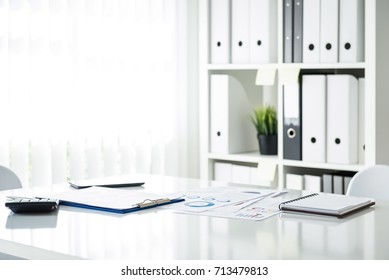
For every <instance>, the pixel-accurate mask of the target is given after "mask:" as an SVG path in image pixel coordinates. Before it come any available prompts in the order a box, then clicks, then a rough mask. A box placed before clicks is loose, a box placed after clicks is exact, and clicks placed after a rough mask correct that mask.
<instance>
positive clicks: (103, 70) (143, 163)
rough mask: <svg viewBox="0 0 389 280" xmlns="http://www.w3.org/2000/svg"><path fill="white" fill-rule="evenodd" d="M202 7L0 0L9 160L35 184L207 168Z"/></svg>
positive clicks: (173, 2) (5, 155) (2, 110)
mask: <svg viewBox="0 0 389 280" xmlns="http://www.w3.org/2000/svg"><path fill="white" fill-rule="evenodd" d="M196 13H197V3H196V1H190V0H185V1H183V0H0V124H1V133H0V135H1V136H0V164H2V165H5V166H10V167H11V169H13V170H14V171H15V172H16V173H17V174H18V175H19V177H20V178H21V180H22V182H23V184H24V186H39V185H45V184H51V183H59V182H64V181H66V180H67V179H69V178H70V179H79V178H92V177H101V176H110V175H118V174H128V173H134V172H148V173H158V174H167V175H175V176H189V177H196V176H197V172H198V171H197V170H198V167H197V165H198V164H197V162H198V160H197V158H198V156H197V154H198V153H197V150H198V148H197V146H198V145H197V139H193V137H189V135H192V134H193V131H196V130H197V121H196V120H197V117H196V112H197V110H196V109H195V107H196V106H197V103H196V98H195V95H194V93H195V92H196V89H195V88H193V87H189V85H190V84H192V85H193V84H195V83H193V80H194V79H196V75H190V74H193V73H194V72H193V68H196V65H195V62H194V60H193V57H196V50H195V49H194V50H193V43H194V41H195V40H196V37H195V36H193V34H196V19H197V17H196V16H195V15H196ZM191 46H192V47H191ZM193 106H194V107H193Z"/></svg>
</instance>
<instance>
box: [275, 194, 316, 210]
mask: <svg viewBox="0 0 389 280" xmlns="http://www.w3.org/2000/svg"><path fill="white" fill-rule="evenodd" d="M316 195H319V194H318V193H312V194H309V195H305V196H302V197H298V198H295V199H291V200H288V201H285V202H282V203H280V205H278V208H279V209H280V210H282V209H281V207H282V205H283V204H288V203H292V202H295V201H299V200H302V199H306V198H310V197H312V196H316Z"/></svg>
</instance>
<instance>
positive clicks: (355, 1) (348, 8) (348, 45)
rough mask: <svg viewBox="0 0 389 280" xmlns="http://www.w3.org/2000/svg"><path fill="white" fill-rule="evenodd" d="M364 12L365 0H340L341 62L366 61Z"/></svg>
mask: <svg viewBox="0 0 389 280" xmlns="http://www.w3.org/2000/svg"><path fill="white" fill-rule="evenodd" d="M364 13H365V9H364V0H341V1H340V2H339V62H362V61H364V59H365V57H364V53H365V48H364V46H365V44H364V42H365V36H364V35H365V34H364V30H365V21H364Z"/></svg>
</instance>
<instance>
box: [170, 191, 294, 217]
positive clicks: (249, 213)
mask: <svg viewBox="0 0 389 280" xmlns="http://www.w3.org/2000/svg"><path fill="white" fill-rule="evenodd" d="M287 193H288V191H275V190H271V189H254V188H240V187H211V188H204V189H198V190H196V191H192V192H187V193H181V197H184V198H185V203H179V204H174V205H173V204H171V205H166V206H164V208H167V209H171V210H175V211H177V212H180V213H185V214H193V215H204V216H212V217H220V218H235V219H245V220H256V221H259V220H263V219H266V218H269V217H271V216H273V215H276V214H278V213H279V212H280V210H279V204H280V203H282V202H284V201H286V200H287V199H285V198H283V195H284V194H287ZM177 195H180V194H179V193H176V194H174V196H177Z"/></svg>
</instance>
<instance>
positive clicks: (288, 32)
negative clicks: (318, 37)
mask: <svg viewBox="0 0 389 280" xmlns="http://www.w3.org/2000/svg"><path fill="white" fill-rule="evenodd" d="M283 5H284V40H283V41H284V62H285V63H292V62H293V0H284V1H283Z"/></svg>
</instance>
